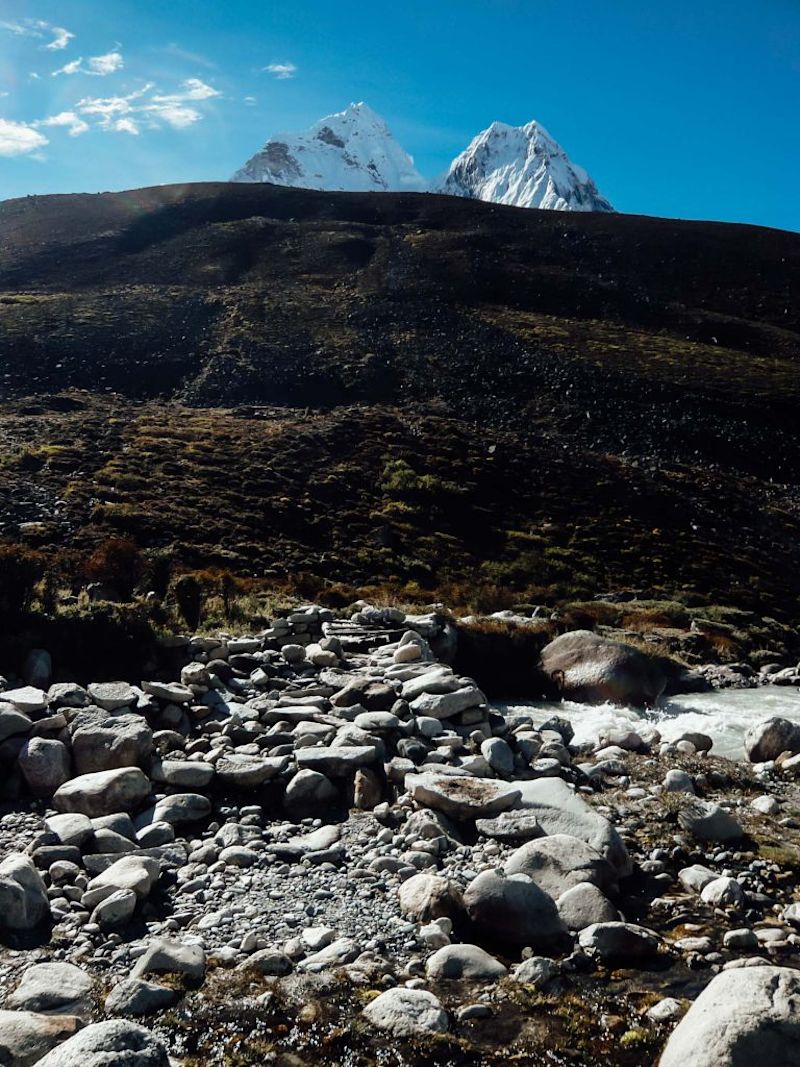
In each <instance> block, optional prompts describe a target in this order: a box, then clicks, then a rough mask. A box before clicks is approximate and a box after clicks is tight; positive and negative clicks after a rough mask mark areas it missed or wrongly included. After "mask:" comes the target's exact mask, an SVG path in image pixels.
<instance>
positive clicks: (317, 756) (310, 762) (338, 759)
mask: <svg viewBox="0 0 800 1067" xmlns="http://www.w3.org/2000/svg"><path fill="white" fill-rule="evenodd" d="M295 758H296V760H297V766H298V767H299V768H300V769H301V770H306V769H307V770H311V771H318V772H319V773H320V774H324V775H325V776H326V777H327V778H346V777H348V776H349V775H351V774H355V772H356V770H358V768H359V767H367V766H369V765H371V764H374V763H377V762H378V750H377V748H375V746H374V745H340V746H334V745H330V746H327V745H315V746H313V747H312V748H300V749H298V750H297V751H296V752H295Z"/></svg>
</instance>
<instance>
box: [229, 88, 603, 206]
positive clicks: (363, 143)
mask: <svg viewBox="0 0 800 1067" xmlns="http://www.w3.org/2000/svg"><path fill="white" fill-rule="evenodd" d="M233 181H235V182H272V183H274V184H276V185H291V186H296V187H300V188H305V189H331V190H346V191H349V192H392V191H404V190H405V191H413V192H425V191H429V192H440V193H449V194H451V195H452V196H463V197H469V198H470V199H473V200H488V201H490V202H492V203H497V204H513V205H516V206H517V207H532V208H549V209H551V210H554V211H613V210H614V209H613V207H612V206H611V204H610V203H609V202H608V200H606V198H605V197H604V196H601V194H600V193H599V192H598V190H597V186H596V185H595V184H594V182H593V181H592V179H591V178H590V177H589V175H588V174H587V172H586V171H585V170H584V169H583V167H579V166H578V165H577V164H576V163H573V162H572V161H571V160H570V158H569V157H568V156H567V154H566V152H565V151H564V149H563V148H562V147H561V146H560V145H559V144H558V142H557V141H555V140H554V139H553V138H552V137H551V136H550V134H549V133H548V132H547V130H546V129H545V128H544V126H541V125H540V124H539V123H538V122H529V123H527V124H526V125H525V126H509V125H508V124H507V123H505V122H493V123H492V124H491V126H489V127H487V128H486V129H485V130H483V132H482V133H479V134H478V135H477V137H475V138H473V140H472V141H471V143H470V144H469V145H468V147H467V148H466V149H465V150H464V151H463V152H462V153H461V154H460V155H459V156H456V158H455V159H454V160H453V162H452V163H451V164H450V166H449V168H448V169H447V171H446V172H445V174H443V175H442V176H441V177H440V178H439V179H437V180H436V181H434V182H432V183H428V182H426V181H425V179H424V178H423V177H422V175H421V174H420V173H419V172H418V171H417V170H416V169H415V167H414V160H413V159H412V158H411V156H410V155H408V153H407V152H405V151H404V150H403V149H402V148H401V146H400V145H399V144H398V142H397V141H396V140H395V139H394V137H393V136H392V133H391V131H390V130H389V127H388V126H387V124H386V122H385V121H384V120H383V119H382V118H381V116H380V115H378V114H377V113H376V112H375V111H373V110H372V108H371V107H369V106H368V105H367V104H365V103H359V104H350V106H349V107H348V108H345V110H344V111H339V112H337V113H336V114H335V115H328V116H326V117H325V118H324V119H320V121H319V122H317V123H315V124H314V125H313V126H311V127H310V128H309V129H308V130H306V131H305V132H303V133H278V134H275V136H273V137H270V139H269V140H268V141H267V143H266V144H265V145H264V147H263V148H262V149H261V150H260V151H259V152H256V154H255V155H254V156H253V157H252V158H251V159H249V160H248V161H247V163H245V165H244V166H243V167H242V168H241V170H238V171H237V172H236V174H234V176H233Z"/></svg>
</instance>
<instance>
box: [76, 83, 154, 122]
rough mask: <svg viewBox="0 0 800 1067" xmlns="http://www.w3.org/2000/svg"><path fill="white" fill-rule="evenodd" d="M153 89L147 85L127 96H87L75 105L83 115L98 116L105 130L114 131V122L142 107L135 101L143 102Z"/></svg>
mask: <svg viewBox="0 0 800 1067" xmlns="http://www.w3.org/2000/svg"><path fill="white" fill-rule="evenodd" d="M152 88H153V86H152V85H145V86H143V87H142V88H141V89H136V90H135V91H134V92H132V93H128V95H127V96H85V97H84V98H83V99H82V100H79V101H78V103H77V104H76V105H75V106H76V110H77V111H79V112H80V113H81V115H96V116H97V119H98V122H99V125H100V126H101V127H102V128H103V129H105V130H109V129H114V128H116V127H115V126H114V120H115V119H117V118H118V117H120V116H123V115H130V114H131V113H132V112H134V111H135V110H137V107H138V108H140V107H141V105H136V104H134V101H137V100H141V98H142V97H143V96H146V95H147V93H149V92H150V90H151V89H152ZM124 132H127V133H130V132H131V131H130V130H126V131H124Z"/></svg>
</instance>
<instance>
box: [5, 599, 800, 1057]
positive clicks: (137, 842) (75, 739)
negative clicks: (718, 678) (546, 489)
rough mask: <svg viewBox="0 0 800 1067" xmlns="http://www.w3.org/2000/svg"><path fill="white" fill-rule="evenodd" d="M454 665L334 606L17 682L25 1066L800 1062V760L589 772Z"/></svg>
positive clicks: (621, 745) (10, 1041) (35, 666)
mask: <svg viewBox="0 0 800 1067" xmlns="http://www.w3.org/2000/svg"><path fill="white" fill-rule="evenodd" d="M452 642H453V634H452V632H451V629H450V628H449V625H448V623H447V620H446V619H445V618H443V617H442V616H436V615H422V616H406V615H403V613H402V612H399V611H396V610H394V609H371V608H369V607H367V606H364V607H362V609H361V610H360V612H359V613H358V614H357V615H356V617H355V618H354V619H352V620H349V621H341V620H336V619H335V618H334V617H333V615H332V613H331V612H327V611H325V610H321V609H318V608H316V607H313V606H312V607H307V608H303V609H299V610H297V611H296V612H293V613H292V614H290V615H288V616H287V617H286V618H283V619H277V620H275V622H274V624H273V625H272V626H271V627H270V628H269V629H268V630H266V631H263V632H261V633H259V634H256V635H248V636H233V635H219V636H214V637H187V638H183V639H171V640H170V641H169V642H168V645H169V647H168V648H165V650H164V652H165V656H166V657H167V659H166V661H165V664H164V665H162V666H161V667H159V668H158V669H155V670H154V672H153V673H152V674H151V675H150V676H149V677H147V678H145V679H143V680H142V681H141V684H137V685H133V684H130V683H129V682H125V681H119V682H107V681H102V682H93V681H91V680H88V679H84V680H83V682H84V683H85V684H77V683H74V682H56V683H52V680H51V677H50V669H51V665H50V662H49V657H48V656H47V655H46V654H44V653H36V652H34V653H32V655H31V656H30V657H29V660H28V663H27V664H26V667H25V675H26V676H25V677H20V678H13V677H8V678H4V679H2V680H0V766H2V769H3V781H2V785H1V786H0V788H1V789H2V795H3V797H4V801H3V808H2V811H3V813H4V814H3V815H2V819H0V855H2V859H0V940H1V941H2V946H3V947H2V948H0V994H2V997H3V1001H2V1003H1V1004H0V1064H4V1065H5V1064H9V1065H13V1067H27V1065H29V1064H41V1065H43V1067H67V1065H71V1064H81V1067H86V1065H90V1067H100V1065H101V1064H104V1065H107V1064H117V1063H118V1064H131V1065H134V1064H136V1065H137V1067H138V1065H144V1067H150V1065H153V1067H155V1065H159V1067H161V1065H164V1064H166V1063H168V1062H170V1061H172V1062H174V1063H182V1064H185V1065H186V1067H195V1065H199V1064H201V1063H203V1064H219V1065H230V1067H232V1065H245V1064H256V1063H258V1064H261V1063H269V1064H278V1065H285V1067H301V1065H304V1064H311V1063H319V1062H324V1063H332V1064H347V1065H358V1064H382V1065H383V1064H385V1065H398V1067H399V1065H401V1064H442V1065H445V1064H447V1065H449V1064H457V1065H473V1064H474V1065H478V1064H495V1063H496V1064H499V1063H504V1064H505V1063H508V1062H518V1063H525V1064H538V1063H541V1064H545V1063H546V1064H596V1063H598V1062H602V1063H608V1064H619V1065H621V1067H622V1065H631V1067H632V1065H639V1064H642V1065H644V1064H652V1063H655V1062H657V1061H659V1058H660V1062H661V1064H662V1067H672V1065H673V1064H676V1063H678V1062H679V1061H680V1062H681V1064H682V1065H683V1067H692V1065H694V1067H706V1065H708V1067H711V1065H712V1064H713V1065H719V1064H721V1065H724V1064H731V1065H733V1064H738V1063H743V1062H745V1061H746V1059H747V1057H748V1056H749V1055H751V1053H752V1050H753V1049H758V1050H759V1054H767V1053H768V1054H769V1055H770V1056H771V1063H772V1064H773V1065H783V1064H786V1065H789V1064H794V1063H797V1062H798V1059H799V1058H800V788H798V784H797V780H796V778H795V774H796V767H797V765H798V763H799V762H800V756H798V755H797V753H798V752H800V728H798V727H796V726H794V725H793V724H791V723H788V722H785V721H783V720H780V719H777V720H776V719H774V718H773V719H772V720H768V721H766V722H764V723H756V724H755V725H754V726H752V727H751V729H750V730H749V731H748V733H747V735H746V738H745V748H746V751H747V752H748V754H749V757H750V758H749V760H748V761H747V762H735V761H731V760H728V759H721V758H718V757H717V756H715V754H714V748H713V743H712V739H711V738H710V737H708V736H707V735H704V734H702V733H699V732H696V731H695V732H687V733H685V734H684V735H683V736H671V737H670V740H669V741H663V740H662V739H661V737H660V735H659V732H658V728H657V725H655V724H654V723H653V722H651V721H648V719H647V718H646V717H643V718H642V719H641V720H640V721H638V722H636V723H635V724H631V725H629V726H624V727H623V728H620V727H608V728H602V729H601V731H600V732H599V733H598V735H597V736H595V737H589V738H587V737H586V736H585V733H584V734H583V735H582V737H581V742H580V743H579V744H578V743H576V741H575V736H576V735H575V730H574V729H573V725H572V724H571V723H570V722H569V720H568V718H567V717H566V716H565V715H564V714H563V713H560V712H559V711H558V709H557V710H556V713H555V714H553V713H552V712H548V713H541V714H538V715H537V713H536V711H535V709H531V710H530V711H528V712H525V711H520V710H519V709H517V710H516V711H515V712H514V714H513V715H512V714H509V716H508V717H505V716H503V715H501V714H499V713H498V712H496V711H495V710H493V709H492V708H491V706H490V705H489V703H488V701H487V700H486V697H485V695H484V693H483V692H481V690H480V688H479V687H478V685H477V684H476V683H475V682H474V681H473V680H471V679H470V678H468V677H464V676H460V675H457V674H456V673H455V672H454V671H453V670H452V668H451V667H450V666H448V661H449V660H450V659H451V658H452V657H451V653H452ZM607 651H608V650H604V654H605V652H607ZM611 651H612V652H613V656H612V659H614V657H616V658H615V659H614V661H615V662H617V661H618V659H619V651H618V650H611ZM606 658H607V660H608V657H606ZM584 666H586V665H584ZM98 677H102V666H101V665H98ZM617 681H618V679H617ZM770 1042H771V1044H770Z"/></svg>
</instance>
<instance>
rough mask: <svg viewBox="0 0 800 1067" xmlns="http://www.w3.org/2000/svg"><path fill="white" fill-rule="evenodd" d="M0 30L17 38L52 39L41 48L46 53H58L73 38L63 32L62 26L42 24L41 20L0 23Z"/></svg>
mask: <svg viewBox="0 0 800 1067" xmlns="http://www.w3.org/2000/svg"><path fill="white" fill-rule="evenodd" d="M0 30H7V31H8V32H9V33H13V34H16V36H17V37H37V38H39V39H41V40H44V38H45V37H52V40H51V41H48V43H47V44H43V45H42V46H41V47H42V48H46V49H47V51H48V52H60V51H61V49H62V48H66V47H67V45H68V44H69V42H70V41H71V40H72V39H73V38H74V37H75V34H74V33H70V31H69V30H65V29H64V27H63V26H54V25H53V24H52V23H51V22H44V21H43V20H42V19H22V21H21V22H0Z"/></svg>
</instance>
